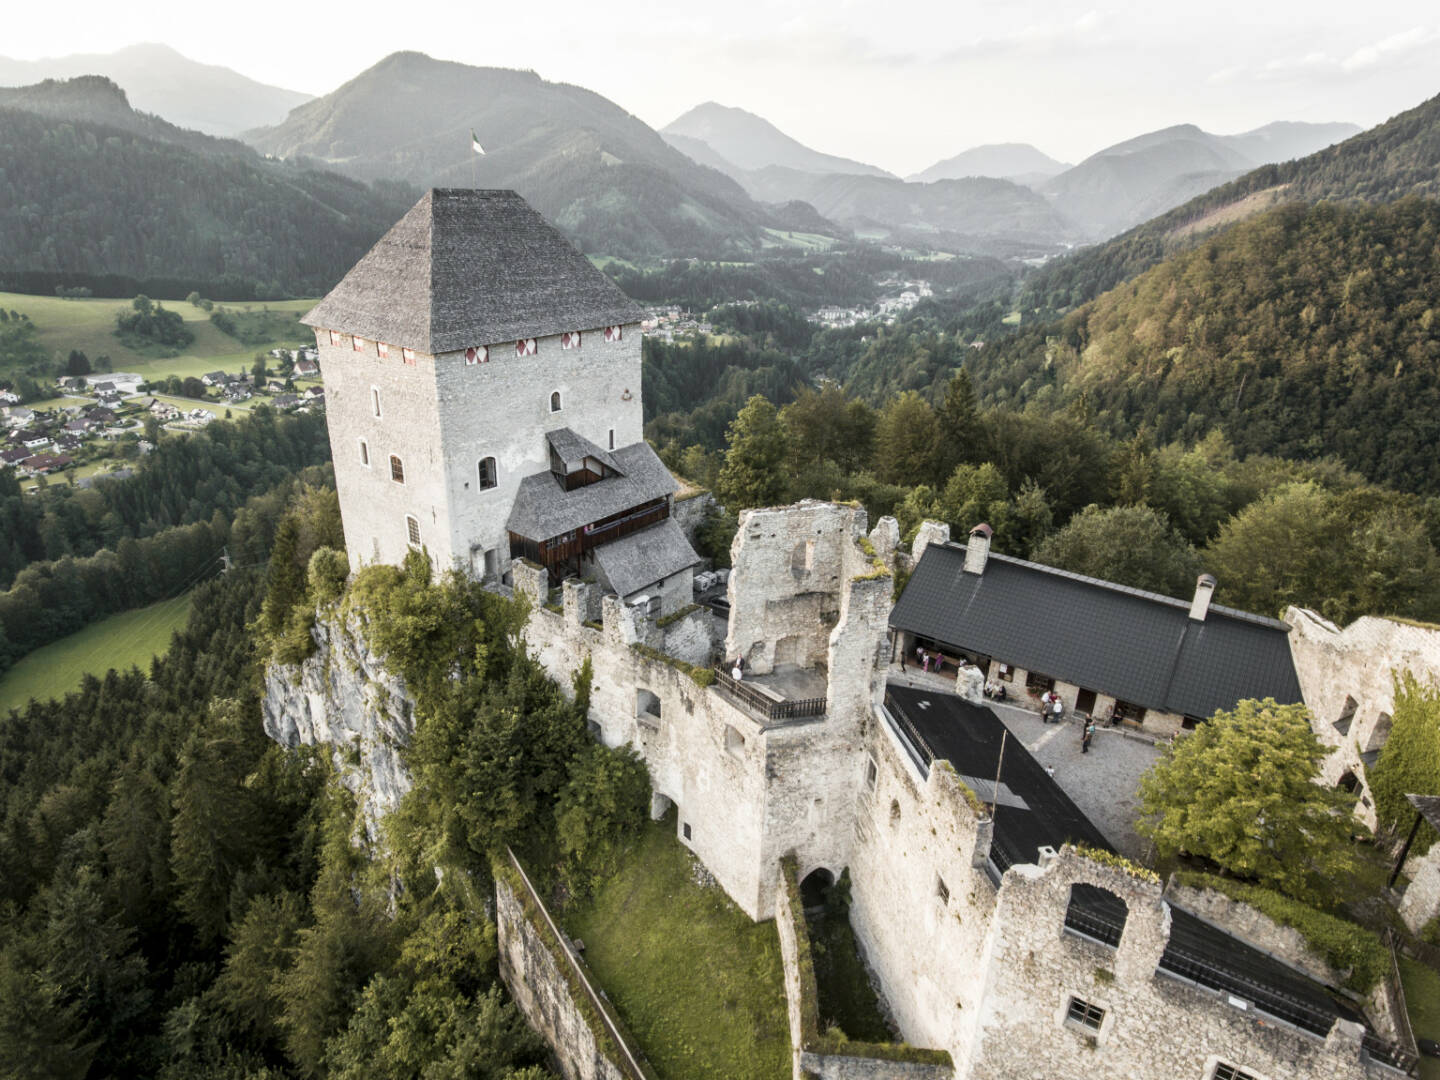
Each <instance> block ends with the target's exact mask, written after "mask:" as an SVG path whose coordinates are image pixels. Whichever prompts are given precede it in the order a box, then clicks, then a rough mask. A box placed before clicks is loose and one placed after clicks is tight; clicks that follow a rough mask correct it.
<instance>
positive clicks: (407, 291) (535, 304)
mask: <svg viewBox="0 0 1440 1080" xmlns="http://www.w3.org/2000/svg"><path fill="white" fill-rule="evenodd" d="M641 316H642V312H641V310H640V308H639V307H637V306H636V305H635V303H634V302H633V301H631V300H630V299H629V298H628V297H627V296H625V294H624V293H622V292H621V291H620V289H619V288H618V287H616V286H615V284H614V283H613V282H612V281H610V279H609V278H607V277H606V276H605V275H604V274H602V273H601V272H600V271H599V270H597V269H596V268H595V267H594V266H593V265H592V264H591V263H590V261H589V260H588V259H587V258H586V257H585V256H584V255H582V254H581V253H580V252H579V251H577V250H576V249H575V248H574V247H573V246H571V244H570V243H569V241H567V240H566V239H565V238H564V236H562V235H561V234H560V232H559V231H558V230H556V229H555V228H554V227H553V226H552V225H550V224H549V223H548V222H546V221H545V219H544V218H542V217H541V216H540V215H539V214H538V213H536V212H535V211H534V210H533V209H531V207H530V206H529V205H528V204H527V203H526V202H525V201H524V200H523V199H522V198H520V196H519V195H517V194H515V193H514V192H513V191H472V190H466V189H442V188H437V189H435V190H432V191H430V192H429V193H428V194H426V195H425V196H424V197H423V198H422V199H421V200H420V201H419V202H418V203H416V204H415V206H414V208H413V209H411V210H410V211H409V212H408V213H407V214H406V215H405V216H404V217H403V218H401V219H400V221H399V222H398V223H396V225H395V226H394V227H393V228H392V229H391V230H390V231H389V232H388V233H386V234H385V235H384V236H383V237H381V239H380V241H379V242H378V243H377V244H376V245H375V246H374V247H373V248H372V249H371V250H370V251H369V253H368V254H366V255H365V257H364V258H362V259H361V260H360V261H359V262H358V263H356V264H355V266H354V268H352V269H351V271H350V272H349V273H348V274H346V275H345V277H344V279H343V280H341V282H340V283H339V284H338V285H336V286H335V288H334V289H332V290H331V292H330V294H329V295H328V296H326V297H325V299H323V300H322V301H321V302H320V303H319V304H318V305H316V306H315V308H313V309H312V310H311V311H310V312H309V313H308V314H307V315H306V316H305V317H304V319H303V320H302V321H303V322H304V323H305V324H306V325H307V326H311V327H313V328H314V329H315V340H316V344H317V346H318V348H319V351H320V359H321V371H322V372H323V375H324V379H325V400H326V413H327V419H328V421H329V427H330V448H331V451H332V454H333V457H334V462H335V486H336V489H337V490H338V492H339V495H340V510H341V516H342V517H343V519H344V525H345V544H346V549H347V550H348V551H349V554H350V563H351V566H352V568H355V569H358V568H359V567H360V566H362V565H364V564H366V563H374V562H384V563H400V562H402V561H403V560H404V558H405V555H406V553H407V552H408V551H409V550H411V549H414V548H421V549H424V550H425V551H427V552H428V553H429V554H430V557H431V558H432V560H433V561H434V563H435V565H436V566H437V567H438V568H440V569H442V570H444V569H451V568H454V569H459V570H463V571H465V572H467V573H469V574H470V575H471V576H473V577H475V578H476V579H479V580H489V581H497V582H498V581H506V580H508V578H509V572H510V563H511V560H512V558H522V557H524V558H529V559H531V560H532V561H534V562H537V563H539V564H541V565H542V566H544V567H545V568H546V569H547V570H548V571H549V572H550V576H551V579H552V584H558V583H559V581H560V580H562V579H563V578H564V577H565V576H567V575H569V574H574V573H579V574H581V575H582V576H591V575H592V572H593V575H594V576H596V577H603V578H605V580H606V581H607V582H608V583H609V584H610V585H611V587H612V588H614V589H615V590H616V591H617V592H620V593H621V595H622V596H624V597H626V598H627V599H633V598H636V597H638V596H641V595H647V596H649V597H651V598H652V599H653V598H660V599H662V600H663V601H664V606H665V608H667V609H672V610H673V608H674V607H678V606H681V605H683V604H686V603H689V602H690V589H689V574H690V568H691V567H692V566H693V565H694V564H695V562H696V561H698V560H697V558H696V556H695V553H694V551H693V550H691V548H690V545H689V543H688V542H687V541H686V540H685V538H684V536H683V535H682V534H681V533H680V530H679V529H678V528H677V527H676V526H675V525H674V523H673V522H671V521H670V520H669V518H670V512H671V509H672V506H673V495H674V492H675V489H676V485H675V481H674V480H673V478H672V477H671V476H670V473H669V471H668V470H667V469H666V468H665V466H664V465H663V464H662V463H661V462H660V459H659V458H658V457H656V456H655V452H654V451H653V450H651V449H650V447H649V446H648V445H647V444H646V443H645V441H644V437H643V418H642V414H641V403H640V343H641V334H640V319H641ZM641 547H643V548H644V549H645V550H647V551H648V552H650V553H651V554H652V555H653V556H654V557H653V558H650V557H647V558H646V559H644V560H641V559H637V558H636V557H635V556H634V551H635V550H638V549H639V548H641ZM652 568H653V569H652ZM682 597H683V598H682Z"/></svg>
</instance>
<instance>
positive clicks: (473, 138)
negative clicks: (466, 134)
mask: <svg viewBox="0 0 1440 1080" xmlns="http://www.w3.org/2000/svg"><path fill="white" fill-rule="evenodd" d="M470 145H471V147H473V148H474V150H475V152H476V153H477V154H483V153H485V148H484V147H483V146H481V145H480V136H479V135H476V134H475V130H474V129H473V128H472V129H471V130H470Z"/></svg>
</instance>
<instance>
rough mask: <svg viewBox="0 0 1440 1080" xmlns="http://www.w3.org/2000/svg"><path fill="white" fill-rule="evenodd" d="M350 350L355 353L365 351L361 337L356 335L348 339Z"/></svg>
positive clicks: (363, 340)
mask: <svg viewBox="0 0 1440 1080" xmlns="http://www.w3.org/2000/svg"><path fill="white" fill-rule="evenodd" d="M350 348H352V349H354V350H355V351H356V352H364V351H365V339H364V338H363V337H360V336H358V335H357V336H355V337H352V338H351V339H350Z"/></svg>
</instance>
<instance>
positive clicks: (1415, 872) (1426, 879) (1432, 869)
mask: <svg viewBox="0 0 1440 1080" xmlns="http://www.w3.org/2000/svg"><path fill="white" fill-rule="evenodd" d="M1429 827H1430V826H1428V825H1421V826H1420V828H1422V829H1428V828H1429ZM1406 870H1407V872H1408V873H1409V874H1410V884H1409V885H1407V886H1406V887H1405V895H1404V896H1402V897H1401V898H1400V917H1401V918H1402V919H1404V920H1405V925H1406V926H1408V927H1409V928H1410V932H1411V933H1413V934H1418V933H1420V931H1421V930H1422V929H1424V927H1425V926H1426V925H1427V924H1428V923H1429V922H1430V921H1431V920H1432V919H1440V842H1437V843H1435V844H1433V845H1431V847H1430V850H1429V851H1427V852H1426V853H1425V854H1424V855H1419V856H1411V858H1410V861H1409V863H1408V864H1407V866H1406Z"/></svg>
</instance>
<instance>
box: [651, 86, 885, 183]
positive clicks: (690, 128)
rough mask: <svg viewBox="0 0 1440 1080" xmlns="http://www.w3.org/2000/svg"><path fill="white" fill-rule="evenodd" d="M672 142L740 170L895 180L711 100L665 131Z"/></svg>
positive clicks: (681, 117)
mask: <svg viewBox="0 0 1440 1080" xmlns="http://www.w3.org/2000/svg"><path fill="white" fill-rule="evenodd" d="M660 134H661V135H662V136H664V138H665V139H666V141H667V142H670V141H672V140H673V139H675V138H677V137H678V138H679V139H680V140H682V145H681V146H680V147H679V149H682V150H683V149H684V148H685V145H691V146H693V145H694V142H695V141H696V140H698V141H699V142H702V143H704V144H705V146H706V147H707V148H708V149H710V150H713V151H715V153H716V154H718V155H719V156H720V158H721V159H722V160H723V161H724V162H725V163H726V164H727V165H730V166H733V167H734V168H737V169H763V168H766V167H767V166H772V165H774V166H779V167H781V168H785V169H795V170H798V171H800V172H810V173H847V174H849V173H855V174H858V175H861V176H890V175H892V174H891V173H888V172H886V171H885V170H884V169H881V168H877V167H876V166H874V165H866V164H865V163H864V162H860V161H851V160H850V159H849V158H843V157H836V156H835V155H833V154H822V153H820V152H819V151H818V150H811V149H810V148H809V147H808V146H806V145H804V144H803V143H801V142H799V141H797V140H795V139H792V138H791V137H790V136H789V135H786V134H785V133H784V132H783V131H781V130H780V129H779V128H777V127H776V126H775V125H774V124H772V123H770V121H768V120H766V119H764V118H763V117H760V116H756V115H755V114H754V113H751V112H746V111H745V110H744V109H735V108H731V107H729V106H726V105H717V104H716V103H715V102H713V101H707V102H705V103H704V104H703V105H697V106H695V108H693V109H691V110H690V111H689V112H687V113H685V114H684V115H683V116H680V117H677V118H676V119H674V120H672V121H670V123H668V124H666V125H665V126H664V127H663V128H661V129H660Z"/></svg>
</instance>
